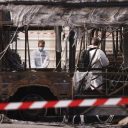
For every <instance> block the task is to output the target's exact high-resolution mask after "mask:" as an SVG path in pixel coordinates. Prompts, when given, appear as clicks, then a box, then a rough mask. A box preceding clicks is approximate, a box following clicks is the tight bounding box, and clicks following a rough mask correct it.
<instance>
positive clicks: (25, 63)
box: [24, 26, 28, 70]
mask: <svg viewBox="0 0 128 128" xmlns="http://www.w3.org/2000/svg"><path fill="white" fill-rule="evenodd" d="M24 29H25V62H24V68H25V70H26V68H27V42H28V29H27V26H25V28H24Z"/></svg>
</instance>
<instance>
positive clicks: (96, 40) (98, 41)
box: [92, 37, 100, 46]
mask: <svg viewBox="0 0 128 128" xmlns="http://www.w3.org/2000/svg"><path fill="white" fill-rule="evenodd" d="M99 43H100V39H99V38H97V37H94V38H92V45H95V46H98V45H99Z"/></svg>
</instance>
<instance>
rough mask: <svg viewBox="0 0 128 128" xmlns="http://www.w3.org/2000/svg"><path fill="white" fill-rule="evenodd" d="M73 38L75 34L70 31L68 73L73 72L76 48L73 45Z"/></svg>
mask: <svg viewBox="0 0 128 128" xmlns="http://www.w3.org/2000/svg"><path fill="white" fill-rule="evenodd" d="M74 36H75V32H74V31H73V30H71V31H70V34H69V71H70V72H73V71H75V52H76V47H75V45H74Z"/></svg>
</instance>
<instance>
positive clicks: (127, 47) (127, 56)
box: [123, 26, 128, 68]
mask: <svg viewBox="0 0 128 128" xmlns="http://www.w3.org/2000/svg"><path fill="white" fill-rule="evenodd" d="M127 27H128V26H125V27H124V28H123V66H124V68H128V29H127Z"/></svg>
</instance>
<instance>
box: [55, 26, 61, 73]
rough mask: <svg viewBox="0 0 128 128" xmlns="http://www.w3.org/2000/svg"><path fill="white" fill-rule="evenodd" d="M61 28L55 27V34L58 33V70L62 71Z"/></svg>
mask: <svg viewBox="0 0 128 128" xmlns="http://www.w3.org/2000/svg"><path fill="white" fill-rule="evenodd" d="M61 31H62V28H61V26H56V27H55V33H56V70H57V71H61V52H62V48H61Z"/></svg>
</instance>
